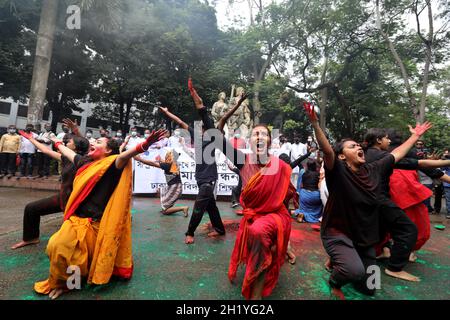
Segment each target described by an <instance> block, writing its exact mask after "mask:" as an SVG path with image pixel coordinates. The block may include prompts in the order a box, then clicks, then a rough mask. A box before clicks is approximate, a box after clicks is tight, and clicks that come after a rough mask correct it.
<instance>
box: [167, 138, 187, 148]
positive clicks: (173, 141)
mask: <svg viewBox="0 0 450 320" xmlns="http://www.w3.org/2000/svg"><path fill="white" fill-rule="evenodd" d="M180 141H181V142H180ZM183 145H184V138H183V137H182V136H178V137H177V136H171V137H170V138H169V142H168V143H167V146H168V147H169V148H172V149H177V148H182V147H183Z"/></svg>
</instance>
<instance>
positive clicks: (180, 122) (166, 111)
mask: <svg viewBox="0 0 450 320" xmlns="http://www.w3.org/2000/svg"><path fill="white" fill-rule="evenodd" d="M159 110H160V111H161V112H162V113H163V114H164V115H165V116H166V117H167V118H169V119H170V120H172V121H173V122H175V123H176V124H178V125H179V126H180V128H182V129H184V130H188V129H189V126H188V125H187V123H186V122H184V121H183V120H181V119H180V118H178V117H177V116H176V115H174V114H173V113H172V112H170V111H169V109H168V108H166V107H159Z"/></svg>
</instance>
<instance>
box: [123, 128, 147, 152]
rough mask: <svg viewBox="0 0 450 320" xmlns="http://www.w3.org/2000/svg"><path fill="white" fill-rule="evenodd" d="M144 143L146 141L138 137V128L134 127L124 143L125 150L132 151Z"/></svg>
mask: <svg viewBox="0 0 450 320" xmlns="http://www.w3.org/2000/svg"><path fill="white" fill-rule="evenodd" d="M142 141H144V139H142V138H140V137H139V136H138V132H137V128H135V127H133V128H131V130H130V135H129V136H128V137H126V138H125V141H124V143H123V144H124V148H125V150H130V149H132V148H135V147H136V146H137V145H138V144H139V143H141V142H142Z"/></svg>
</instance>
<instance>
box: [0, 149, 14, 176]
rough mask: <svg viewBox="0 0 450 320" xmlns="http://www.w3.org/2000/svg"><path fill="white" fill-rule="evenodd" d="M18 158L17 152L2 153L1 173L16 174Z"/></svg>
mask: <svg viewBox="0 0 450 320" xmlns="http://www.w3.org/2000/svg"><path fill="white" fill-rule="evenodd" d="M16 158H17V155H16V154H15V153H6V152H2V153H1V166H0V169H1V173H2V174H15V173H16V169H17V168H16Z"/></svg>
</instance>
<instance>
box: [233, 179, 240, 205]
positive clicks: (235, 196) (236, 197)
mask: <svg viewBox="0 0 450 320" xmlns="http://www.w3.org/2000/svg"><path fill="white" fill-rule="evenodd" d="M241 191H242V179H241V176H240V175H239V182H238V185H237V186H236V187H233V189H231V202H232V203H235V202H238V203H239V200H240V198H241Z"/></svg>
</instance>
